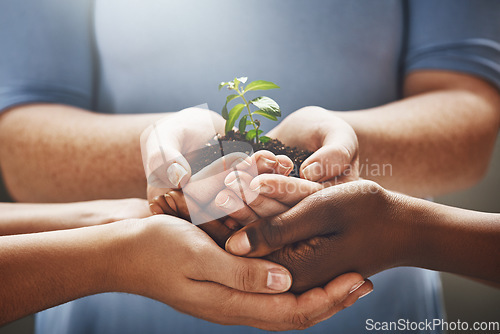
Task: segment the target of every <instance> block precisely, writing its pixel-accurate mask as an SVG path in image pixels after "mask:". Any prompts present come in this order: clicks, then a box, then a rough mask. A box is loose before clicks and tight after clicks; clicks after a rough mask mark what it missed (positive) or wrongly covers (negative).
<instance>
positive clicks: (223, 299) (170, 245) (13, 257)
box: [0, 216, 372, 330]
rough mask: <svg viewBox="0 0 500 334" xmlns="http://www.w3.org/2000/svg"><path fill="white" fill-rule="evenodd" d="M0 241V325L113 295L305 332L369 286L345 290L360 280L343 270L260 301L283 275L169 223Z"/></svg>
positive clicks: (159, 220)
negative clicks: (310, 286)
mask: <svg viewBox="0 0 500 334" xmlns="http://www.w3.org/2000/svg"><path fill="white" fill-rule="evenodd" d="M0 239H1V241H0V268H2V270H1V271H0V279H1V281H2V284H1V286H0V324H5V323H7V322H10V321H12V320H15V319H16V318H19V317H22V316H24V315H27V314H30V313H34V312H37V311H40V310H42V309H45V308H48V307H52V306H55V305H58V304H61V303H64V302H67V301H70V300H73V299H75V298H79V297H83V296H87V295H91V294H96V293H103V292H110V291H116V292H128V293H135V294H140V295H143V296H146V297H150V298H155V299H157V300H159V301H161V302H164V303H167V304H168V305H170V306H172V307H173V308H175V309H177V310H179V311H181V312H185V313H188V314H191V315H194V316H197V317H201V318H203V319H206V320H210V321H214V322H218V323H223V324H244V325H252V326H255V327H260V328H266V329H274V330H278V329H282V330H284V329H292V328H300V327H301V328H304V327H308V326H311V325H312V324H314V323H316V322H318V321H320V320H322V319H325V318H326V317H329V316H331V315H332V314H333V313H335V312H338V311H339V310H341V309H343V308H345V307H347V306H350V305H352V304H353V303H354V302H355V301H356V300H357V299H358V298H359V297H360V296H361V295H362V294H364V293H366V291H367V290H370V289H371V288H372V285H371V283H369V282H368V281H367V283H365V284H363V286H362V287H361V288H359V289H358V290H356V291H354V292H352V293H349V292H350V291H351V288H352V287H353V286H354V285H355V284H356V283H359V281H360V280H362V279H361V277H360V276H359V275H358V274H349V275H345V276H343V277H341V278H339V279H337V280H336V281H334V282H332V284H329V285H328V286H327V287H325V288H324V289H315V290H312V291H310V292H308V293H306V294H304V295H302V296H295V295H292V294H290V293H286V294H280V295H274V296H273V295H265V293H268V294H269V293H277V292H283V291H286V290H287V289H288V288H289V286H290V283H291V279H290V276H289V273H288V271H287V270H286V269H284V268H283V267H281V266H279V265H276V264H273V263H270V262H267V261H264V260H261V259H245V258H239V257H234V256H232V255H230V254H228V253H226V252H224V251H223V250H222V249H221V248H219V247H218V246H217V245H216V244H215V243H214V242H213V241H212V240H211V239H210V238H209V237H208V236H207V235H206V234H204V232H202V231H201V230H200V229H198V228H197V227H195V226H193V225H192V224H190V223H188V222H186V221H183V220H180V219H177V218H174V217H166V216H162V217H160V216H157V217H151V218H147V219H145V220H129V221H123V222H118V223H111V224H106V225H100V226H92V227H84V228H81V229H73V230H65V231H54V232H44V233H37V234H30V235H16V236H6V237H5V236H4V237H1V238H0ZM172 268H175V269H176V270H172ZM244 291H249V292H260V293H257V294H255V293H248V292H244ZM277 305H279V312H277V311H276V310H277V309H278V308H277Z"/></svg>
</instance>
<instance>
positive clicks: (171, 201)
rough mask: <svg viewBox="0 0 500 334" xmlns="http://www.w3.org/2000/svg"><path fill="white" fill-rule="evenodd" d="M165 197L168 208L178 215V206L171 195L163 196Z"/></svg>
mask: <svg viewBox="0 0 500 334" xmlns="http://www.w3.org/2000/svg"><path fill="white" fill-rule="evenodd" d="M163 197H165V201H166V202H167V204H168V206H169V207H170V208H171V209H172V210H174V211H175V212H176V213H177V204H175V200H174V199H173V198H172V196H170V195H169V194H165V195H163Z"/></svg>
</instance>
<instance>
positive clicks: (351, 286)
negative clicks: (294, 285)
mask: <svg viewBox="0 0 500 334" xmlns="http://www.w3.org/2000/svg"><path fill="white" fill-rule="evenodd" d="M370 285H371V282H370V281H369V280H364V279H363V277H362V276H361V275H360V274H358V273H347V274H343V275H341V276H338V277H336V278H335V279H333V280H332V281H330V282H329V283H328V284H327V285H326V286H325V287H324V288H314V289H311V290H309V291H307V292H305V293H304V294H302V295H300V296H299V297H298V301H299V305H300V306H301V308H298V309H297V311H298V312H300V313H301V314H303V315H304V318H303V320H302V321H304V320H309V321H306V325H307V327H310V326H313V325H315V324H317V323H319V322H321V321H324V320H326V319H328V318H330V317H331V316H333V315H334V314H336V313H337V312H339V311H341V310H343V309H344V308H346V307H349V306H351V305H352V304H354V302H355V301H356V300H357V299H358V298H359V296H361V295H362V294H364V293H366V291H367V290H369V289H370ZM371 289H373V285H371ZM370 291H371V290H370ZM318 300H321V301H323V308H319V307H316V306H317V305H315V304H316V303H318Z"/></svg>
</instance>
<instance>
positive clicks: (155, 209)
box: [149, 195, 178, 216]
mask: <svg viewBox="0 0 500 334" xmlns="http://www.w3.org/2000/svg"><path fill="white" fill-rule="evenodd" d="M149 209H150V210H151V212H152V213H153V214H154V215H160V214H167V215H171V216H178V214H177V212H175V211H174V210H172V208H171V207H170V205H168V203H167V202H166V201H165V197H164V195H159V196H156V197H155V198H153V200H152V201H151V202H150V203H149Z"/></svg>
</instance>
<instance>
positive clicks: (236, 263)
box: [190, 247, 292, 293]
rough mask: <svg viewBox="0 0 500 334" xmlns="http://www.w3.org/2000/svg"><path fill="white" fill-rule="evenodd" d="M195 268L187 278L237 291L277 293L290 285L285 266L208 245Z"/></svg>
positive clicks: (289, 275)
mask: <svg viewBox="0 0 500 334" xmlns="http://www.w3.org/2000/svg"><path fill="white" fill-rule="evenodd" d="M199 269H200V270H198V271H196V272H195V273H194V274H193V275H191V277H190V278H192V279H196V280H203V281H211V282H216V283H219V284H222V285H225V286H227V287H230V288H233V289H236V290H240V291H246V292H257V293H281V292H285V291H287V290H288V289H290V287H291V285H292V276H291V274H290V272H289V271H288V270H287V269H286V268H285V267H283V266H280V265H278V264H276V263H273V262H270V261H266V260H262V259H249V258H243V257H237V256H234V255H231V254H229V253H227V252H225V251H224V250H223V249H221V248H218V247H217V248H216V247H214V248H211V251H210V254H206V257H205V260H204V264H203V268H199Z"/></svg>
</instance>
